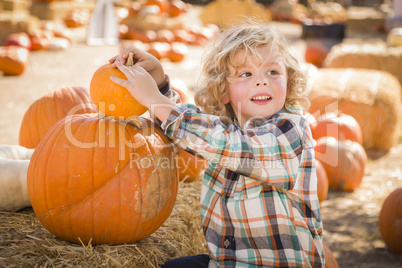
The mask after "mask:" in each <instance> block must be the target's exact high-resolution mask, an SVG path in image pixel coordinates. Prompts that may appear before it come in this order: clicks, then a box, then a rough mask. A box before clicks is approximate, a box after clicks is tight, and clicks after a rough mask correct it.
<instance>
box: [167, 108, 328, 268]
mask: <svg viewBox="0 0 402 268" xmlns="http://www.w3.org/2000/svg"><path fill="white" fill-rule="evenodd" d="M162 128H163V129H164V131H165V134H166V135H167V136H168V137H169V138H170V139H171V140H172V141H173V142H174V143H176V144H177V145H179V146H180V147H183V148H184V149H186V150H188V151H192V152H196V153H197V154H199V155H201V156H203V157H204V158H206V159H207V160H208V166H207V169H206V170H205V174H204V178H203V181H202V190H201V220H202V225H203V229H204V234H205V238H206V240H207V243H208V248H209V255H210V258H211V261H210V263H209V267H324V250H323V245H322V236H323V226H322V221H321V215H320V210H319V203H318V198H317V177H316V172H315V167H314V149H313V145H312V137H311V132H310V128H309V127H308V123H307V122H306V120H305V119H304V118H303V117H301V116H299V115H296V114H291V113H288V112H285V111H280V112H279V113H277V114H275V115H273V116H272V117H271V118H269V119H266V120H259V121H254V122H251V123H250V124H249V125H248V126H247V127H246V128H243V129H242V128H240V127H239V126H238V124H236V123H235V124H230V125H225V124H223V123H222V122H221V120H220V119H219V117H217V116H213V115H207V114H205V113H203V112H202V111H200V110H199V109H198V108H197V107H196V106H194V105H191V104H177V105H176V106H175V108H174V109H173V110H172V112H171V113H170V115H169V117H168V119H167V120H166V121H165V122H163V124H162Z"/></svg>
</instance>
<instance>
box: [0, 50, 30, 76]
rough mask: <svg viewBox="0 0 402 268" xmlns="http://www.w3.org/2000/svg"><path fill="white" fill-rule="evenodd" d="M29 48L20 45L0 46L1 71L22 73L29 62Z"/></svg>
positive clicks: (8, 73) (11, 73)
mask: <svg viewBox="0 0 402 268" xmlns="http://www.w3.org/2000/svg"><path fill="white" fill-rule="evenodd" d="M28 59H29V50H28V49H26V48H23V47H20V46H5V47H0V72H3V73H4V74H5V75H20V74H22V73H23V72H24V71H25V69H26V67H27V64H28Z"/></svg>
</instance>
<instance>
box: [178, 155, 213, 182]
mask: <svg viewBox="0 0 402 268" xmlns="http://www.w3.org/2000/svg"><path fill="white" fill-rule="evenodd" d="M176 162H177V168H178V171H179V180H180V181H193V180H195V179H196V178H198V177H200V176H201V175H202V174H203V173H204V170H205V168H206V165H207V161H206V160H205V159H202V158H200V157H197V156H195V155H192V154H190V153H188V152H186V151H184V150H180V151H179V152H178V153H177V155H176Z"/></svg>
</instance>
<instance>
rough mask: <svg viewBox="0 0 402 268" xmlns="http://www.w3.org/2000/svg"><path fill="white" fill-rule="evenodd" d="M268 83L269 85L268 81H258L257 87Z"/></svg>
mask: <svg viewBox="0 0 402 268" xmlns="http://www.w3.org/2000/svg"><path fill="white" fill-rule="evenodd" d="M266 85H268V83H267V82H257V87H259V86H266Z"/></svg>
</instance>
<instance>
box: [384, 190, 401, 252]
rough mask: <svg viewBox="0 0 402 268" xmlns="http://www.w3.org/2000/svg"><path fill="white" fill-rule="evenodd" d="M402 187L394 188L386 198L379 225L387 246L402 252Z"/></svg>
mask: <svg viewBox="0 0 402 268" xmlns="http://www.w3.org/2000/svg"><path fill="white" fill-rule="evenodd" d="M401 219H402V188H398V189H396V190H394V191H393V192H392V193H390V194H389V195H388V197H387V198H386V199H385V201H384V203H383V205H382V207H381V211H380V215H379V217H378V227H379V229H380V233H381V237H382V239H383V240H384V243H385V244H386V245H387V247H388V248H389V249H390V250H391V251H392V252H395V253H398V254H402V220H401Z"/></svg>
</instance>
